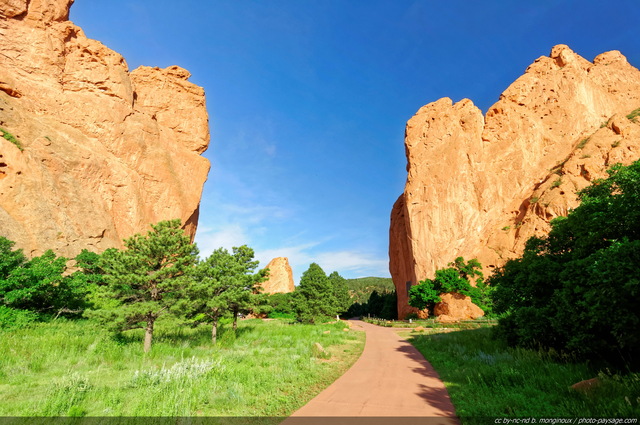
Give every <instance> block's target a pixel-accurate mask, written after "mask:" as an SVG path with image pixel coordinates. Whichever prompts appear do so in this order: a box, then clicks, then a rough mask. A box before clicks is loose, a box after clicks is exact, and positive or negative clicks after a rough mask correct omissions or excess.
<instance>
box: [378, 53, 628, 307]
mask: <svg viewBox="0 0 640 425" xmlns="http://www.w3.org/2000/svg"><path fill="white" fill-rule="evenodd" d="M638 108H640V71H639V70H638V69H636V68H634V67H633V66H631V65H630V64H629V63H628V62H627V60H626V58H625V57H624V56H622V54H620V52H617V51H612V52H607V53H603V54H601V55H599V56H598V57H596V58H595V60H594V61H593V63H591V62H589V61H587V60H585V59H583V58H582V57H580V56H578V55H577V54H576V53H574V52H573V51H572V50H571V49H569V48H568V47H567V46H564V45H559V46H555V47H554V48H553V49H552V51H551V55H550V56H549V57H541V58H539V59H537V60H536V61H535V62H534V63H533V64H532V65H531V66H529V68H528V69H527V70H526V72H525V74H524V75H523V76H522V77H520V78H518V79H517V80H516V81H515V82H514V83H513V84H512V85H511V86H510V87H509V88H507V90H506V91H505V92H504V93H502V95H501V96H500V100H499V101H498V102H497V103H495V104H494V105H493V106H492V107H491V108H490V109H489V111H488V112H487V114H486V115H485V116H484V117H483V115H482V112H481V111H480V110H479V109H478V108H477V107H475V106H474V105H473V103H472V102H471V101H470V100H468V99H464V100H462V101H460V102H458V103H455V104H453V102H452V101H451V100H450V99H448V98H444V99H440V100H438V101H437V102H434V103H430V104H428V105H426V106H424V107H422V108H421V109H420V110H419V111H418V113H417V114H416V115H415V116H414V117H413V118H411V119H410V120H409V121H408V123H407V127H406V137H405V148H406V153H407V162H408V165H407V170H408V176H407V183H406V186H405V190H404V193H403V194H402V195H401V196H400V198H399V199H398V200H397V202H396V203H395V205H394V207H393V210H392V213H391V226H390V246H389V256H390V271H391V274H392V276H393V281H394V284H395V286H396V289H397V292H398V312H399V315H400V317H404V316H405V315H406V314H407V313H409V312H410V311H412V309H411V308H410V307H409V306H408V304H407V288H408V287H409V286H410V285H412V284H415V283H417V282H418V281H420V280H423V279H425V278H431V277H433V274H434V271H435V270H436V269H437V268H442V267H446V265H447V263H449V262H450V261H452V260H453V259H455V258H456V257H458V256H463V257H465V259H471V258H478V259H479V261H480V262H481V263H482V264H483V266H484V267H485V274H487V273H491V270H492V269H493V268H495V267H498V266H500V265H502V264H504V262H505V261H506V260H507V259H509V258H513V257H516V256H518V255H520V254H521V253H522V250H523V249H524V243H525V242H526V241H527V239H528V238H529V237H530V236H533V235H543V234H545V233H547V232H548V231H549V229H550V227H549V221H550V220H551V219H553V218H554V217H558V216H563V215H566V214H567V212H568V210H569V209H571V208H574V207H576V206H577V205H578V202H577V197H576V192H577V191H579V190H581V189H583V188H584V187H586V186H588V185H589V184H590V182H591V181H592V180H593V179H596V178H602V177H606V175H607V174H606V169H607V168H608V167H610V166H611V165H613V164H615V163H618V162H621V163H623V164H629V163H631V162H632V161H634V160H636V159H638V158H640V119H638V120H636V119H635V118H633V114H631V113H632V112H633V111H634V110H637V109H638Z"/></svg>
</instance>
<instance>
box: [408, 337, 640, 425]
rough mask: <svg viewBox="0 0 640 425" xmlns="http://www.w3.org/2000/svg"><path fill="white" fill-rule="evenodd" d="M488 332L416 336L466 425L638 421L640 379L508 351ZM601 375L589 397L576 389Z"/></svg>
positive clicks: (548, 354) (549, 355)
mask: <svg viewBox="0 0 640 425" xmlns="http://www.w3.org/2000/svg"><path fill="white" fill-rule="evenodd" d="M491 333H492V332H491V330H490V329H475V330H465V331H459V332H452V333H446V334H436V335H414V336H412V338H411V339H410V342H411V343H412V344H413V345H414V346H415V347H416V348H417V349H418V350H419V351H420V352H421V353H422V354H423V355H424V356H425V358H427V359H428V360H429V362H431V364H432V365H433V367H434V368H435V369H436V370H437V371H438V374H439V375H440V377H441V378H442V380H443V381H444V383H445V385H446V386H447V389H448V391H449V394H450V396H451V400H452V402H453V404H454V405H455V408H456V413H457V414H458V415H459V416H460V418H461V419H462V423H463V424H464V425H468V424H476V423H477V424H483V423H486V418H487V417H505V416H516V417H541V416H542V417H638V416H639V415H640V398H639V397H640V375H638V374H630V375H627V376H620V375H611V374H610V373H606V372H604V373H603V372H600V373H599V374H598V372H597V371H594V370H592V369H591V368H590V367H589V366H588V365H587V364H586V363H569V362H567V361H566V360H567V359H563V358H562V356H560V355H558V354H556V353H554V352H543V351H534V350H526V349H521V348H509V347H507V346H506V344H504V343H503V342H501V341H496V340H495V339H493V338H492V335H491ZM595 376H598V377H599V379H600V380H601V382H602V384H601V385H600V386H599V387H597V388H596V389H595V390H594V391H593V392H591V393H589V394H588V395H585V394H582V393H579V392H577V391H575V390H573V389H571V388H570V386H571V385H572V384H575V383H577V382H580V381H583V380H585V379H590V378H593V377H595Z"/></svg>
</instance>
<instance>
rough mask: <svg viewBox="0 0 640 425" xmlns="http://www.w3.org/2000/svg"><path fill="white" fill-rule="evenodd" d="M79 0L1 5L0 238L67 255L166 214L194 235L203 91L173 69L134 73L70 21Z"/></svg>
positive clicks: (205, 132)
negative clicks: (71, 13) (178, 220)
mask: <svg viewBox="0 0 640 425" xmlns="http://www.w3.org/2000/svg"><path fill="white" fill-rule="evenodd" d="M72 2H73V1H72V0H29V1H27V0H8V1H4V2H2V4H0V51H1V52H2V54H0V128H2V130H3V134H5V137H4V138H0V229H2V230H1V233H0V235H1V236H5V237H8V238H9V239H11V240H14V241H15V242H16V243H17V246H18V247H19V248H23V249H24V250H25V252H26V253H27V254H28V255H37V254H40V253H42V251H43V250H45V249H48V248H52V249H54V250H55V251H56V252H57V253H59V254H62V255H66V256H73V255H75V254H77V253H78V252H79V251H80V250H81V249H83V248H88V249H90V250H92V251H102V250H104V249H106V248H109V247H121V244H122V239H123V238H126V237H129V236H131V235H132V234H134V233H138V232H146V231H147V230H149V224H150V223H155V222H158V221H161V220H166V219H173V218H180V219H182V221H183V223H185V229H186V231H187V232H188V233H189V234H190V235H191V236H192V237H193V235H194V234H195V230H196V226H197V222H198V206H199V203H200V197H201V194H202V187H203V185H204V182H205V181H206V179H207V174H208V171H209V161H208V160H207V159H205V158H203V157H202V156H201V154H202V153H203V152H204V151H205V150H206V149H207V146H208V144H209V129H208V115H207V111H206V108H205V96H204V90H203V89H202V88H201V87H198V86H196V85H194V84H192V83H190V82H189V81H188V78H189V76H190V74H189V73H188V72H187V71H186V70H184V69H182V68H179V67H177V66H172V67H169V68H166V69H158V68H150V67H140V68H138V69H136V70H134V71H132V72H129V69H128V67H127V64H126V62H125V60H124V59H123V57H122V56H120V55H119V54H118V53H116V52H114V51H112V50H110V49H108V48H107V47H105V46H104V45H102V44H101V43H100V42H98V41H96V40H91V39H88V38H87V37H86V36H85V35H84V33H83V32H82V30H81V29H80V28H79V27H77V26H76V25H74V24H73V23H71V22H69V21H68V16H69V7H70V6H71V3H72ZM7 134H8V135H10V136H12V137H13V139H15V140H17V141H18V142H19V144H20V145H21V148H22V150H21V149H19V148H18V146H16V145H15V144H14V143H12V142H11V141H10V140H8V139H11V137H9V136H7Z"/></svg>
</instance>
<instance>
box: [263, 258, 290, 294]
mask: <svg viewBox="0 0 640 425" xmlns="http://www.w3.org/2000/svg"><path fill="white" fill-rule="evenodd" d="M266 268H267V269H269V279H268V280H267V281H266V282H263V283H262V284H261V285H262V290H263V292H264V293H267V294H286V293H288V292H293V291H294V290H295V289H296V288H295V285H294V283H293V272H292V271H291V266H290V265H289V259H288V258H287V257H277V258H274V259H273V260H271V262H270V263H269V264H268V265H267V267H266Z"/></svg>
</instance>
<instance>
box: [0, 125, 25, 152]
mask: <svg viewBox="0 0 640 425" xmlns="http://www.w3.org/2000/svg"><path fill="white" fill-rule="evenodd" d="M0 133H2V137H3V138H4V139H5V140H8V141H9V142H11V143H13V144H14V145H16V146H17V147H18V149H20V150H21V151H23V150H24V149H23V148H22V144H21V143H20V141H19V140H18V139H16V138H15V136H14V135H13V134H11V133H9V132H8V131H7V130H5V129H3V128H0Z"/></svg>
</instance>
